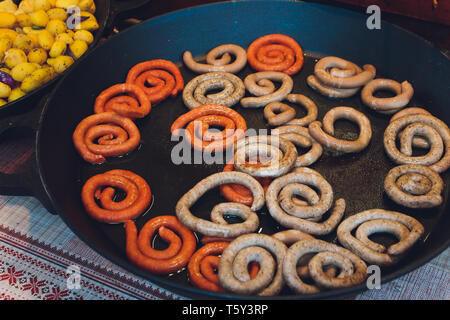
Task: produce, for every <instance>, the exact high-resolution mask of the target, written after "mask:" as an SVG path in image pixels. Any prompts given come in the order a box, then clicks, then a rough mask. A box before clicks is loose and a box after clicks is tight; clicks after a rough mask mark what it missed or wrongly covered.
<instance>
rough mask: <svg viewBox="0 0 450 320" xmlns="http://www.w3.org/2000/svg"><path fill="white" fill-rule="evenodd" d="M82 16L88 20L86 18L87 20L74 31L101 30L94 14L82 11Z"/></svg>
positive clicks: (76, 26) (77, 25)
mask: <svg viewBox="0 0 450 320" xmlns="http://www.w3.org/2000/svg"><path fill="white" fill-rule="evenodd" d="M80 16H81V17H83V18H82V19H86V18H87V19H86V20H84V21H81V22H80V23H78V24H76V25H75V27H74V28H73V29H75V30H88V31H95V30H97V29H98V28H99V25H98V22H97V19H96V18H95V16H94V15H93V14H92V13H90V12H87V11H81V12H80Z"/></svg>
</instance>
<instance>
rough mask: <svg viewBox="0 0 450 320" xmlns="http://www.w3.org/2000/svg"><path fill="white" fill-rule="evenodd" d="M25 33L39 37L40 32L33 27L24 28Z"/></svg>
mask: <svg viewBox="0 0 450 320" xmlns="http://www.w3.org/2000/svg"><path fill="white" fill-rule="evenodd" d="M22 31H23V33H25V34H28V35H29V34H35V35H38V34H39V31H40V30H35V29H33V28H32V27H23V28H22Z"/></svg>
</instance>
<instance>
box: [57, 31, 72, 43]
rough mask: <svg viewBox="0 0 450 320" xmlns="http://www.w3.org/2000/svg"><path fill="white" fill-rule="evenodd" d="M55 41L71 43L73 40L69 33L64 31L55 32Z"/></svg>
mask: <svg viewBox="0 0 450 320" xmlns="http://www.w3.org/2000/svg"><path fill="white" fill-rule="evenodd" d="M68 31H69V30H68ZM55 41H62V42H64V43H66V44H71V43H72V42H73V38H72V36H71V35H70V34H69V33H67V32H65V33H60V34H57V35H56V37H55Z"/></svg>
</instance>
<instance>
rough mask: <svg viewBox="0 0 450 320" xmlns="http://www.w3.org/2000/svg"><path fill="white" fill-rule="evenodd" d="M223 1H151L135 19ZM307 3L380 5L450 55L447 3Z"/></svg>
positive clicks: (396, 0) (352, 7)
mask: <svg viewBox="0 0 450 320" xmlns="http://www.w3.org/2000/svg"><path fill="white" fill-rule="evenodd" d="M221 1H223V0H221ZM221 1H218V0H156V1H155V0H150V2H149V3H148V4H147V5H145V6H144V7H143V8H141V9H139V10H136V11H135V12H134V13H133V17H135V18H138V19H143V20H145V19H148V18H151V17H154V16H157V15H160V14H164V13H168V12H171V11H174V10H178V9H182V8H187V7H191V6H195V5H200V4H206V3H213V2H221ZM307 2H315V3H322V4H328V5H332V6H336V7H341V8H346V9H349V10H353V11H357V12H361V13H363V14H365V12H366V8H367V6H368V4H378V5H380V8H381V10H382V14H381V18H382V19H383V20H385V21H387V22H390V23H393V24H396V25H398V26H400V27H403V28H405V29H408V30H410V31H412V32H414V33H416V34H418V35H420V36H422V37H423V38H425V39H427V40H428V41H430V42H432V43H434V44H435V45H436V46H438V47H440V48H442V49H443V50H442V51H444V53H446V54H447V56H449V55H450V12H449V9H448V7H449V5H448V4H449V1H448V0H438V2H437V3H438V6H437V8H433V0H407V1H404V0H365V1H364V0H351V1H349V0H341V1H336V0H308V1H307ZM343 2H346V3H343ZM349 2H350V3H359V4H360V5H352V4H348V3H349ZM402 3H404V5H403V6H402V5H401V4H402ZM420 9H422V11H420ZM439 10H440V11H439ZM390 11H395V12H399V13H401V14H393V13H391V12H390ZM433 13H439V15H438V14H436V15H433ZM411 15H414V16H415V17H417V18H412V17H411ZM426 20H433V21H426ZM437 22H439V23H437ZM124 26H126V24H125V23H122V24H119V25H118V28H119V29H120V28H122V27H124Z"/></svg>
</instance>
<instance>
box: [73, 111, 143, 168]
mask: <svg viewBox="0 0 450 320" xmlns="http://www.w3.org/2000/svg"><path fill="white" fill-rule="evenodd" d="M72 139H73V143H74V146H75V149H76V150H77V151H78V153H79V154H80V155H81V157H82V158H83V159H84V160H85V161H87V162H90V163H103V162H105V161H106V158H105V157H114V156H120V155H124V154H126V153H128V152H130V151H132V150H134V149H136V148H137V147H138V146H139V144H140V142H141V134H140V132H139V129H138V128H137V126H136V125H135V124H134V122H133V121H132V120H131V119H129V118H127V117H123V116H121V115H119V114H116V113H115V112H102V113H97V114H93V115H91V116H88V117H87V118H84V119H83V120H82V121H81V122H80V123H79V124H78V125H77V127H76V129H75V131H74V133H73V136H72ZM96 141H97V142H96Z"/></svg>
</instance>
